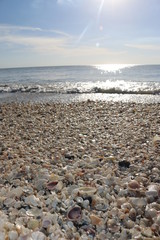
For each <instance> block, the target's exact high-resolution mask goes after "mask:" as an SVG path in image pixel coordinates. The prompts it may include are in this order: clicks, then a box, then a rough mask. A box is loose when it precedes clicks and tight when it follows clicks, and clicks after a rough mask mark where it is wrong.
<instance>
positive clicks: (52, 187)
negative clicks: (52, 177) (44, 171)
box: [46, 181, 58, 191]
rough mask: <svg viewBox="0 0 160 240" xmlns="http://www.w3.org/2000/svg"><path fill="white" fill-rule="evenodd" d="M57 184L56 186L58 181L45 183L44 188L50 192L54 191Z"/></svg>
mask: <svg viewBox="0 0 160 240" xmlns="http://www.w3.org/2000/svg"><path fill="white" fill-rule="evenodd" d="M57 184H58V181H52V182H49V183H47V185H46V187H47V189H48V190H51V191H52V190H53V189H55V187H56V185H57Z"/></svg>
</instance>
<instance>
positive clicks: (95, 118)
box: [0, 100, 160, 240]
mask: <svg viewBox="0 0 160 240" xmlns="http://www.w3.org/2000/svg"><path fill="white" fill-rule="evenodd" d="M159 116H160V103H133V102H129V103H122V102H115V103H114V102H102V101H95V102H93V101H90V100H88V101H81V102H75V103H73V102H72V103H71V102H70V103H53V102H52V103H49V102H48V103H36V102H31V103H20V102H19V103H1V104H0V128H1V131H0V169H1V179H0V184H1V190H0V205H1V210H0V215H1V219H0V223H1V226H0V235H1V236H4V239H5V237H8V236H12V237H17V239H22V237H24V236H30V237H32V238H33V237H35V236H39V237H40V239H44V240H45V239H51V240H52V239H59V240H60V239H61V240H62V239H81V237H83V239H87V238H88V239H123V240H127V239H135V238H138V237H139V238H140V237H141V238H143V239H148V238H150V239H158V237H159V234H160V229H159V223H160V215H159V210H160V201H159V199H160V198H159V197H160V196H159V191H160V190H158V189H160V181H159V173H160V172H159V169H160V161H159V150H160V149H159V145H158V144H157V145H156V144H154V143H153V138H154V137H155V136H156V135H157V136H160V120H159ZM150 186H155V189H153V187H152V191H151V190H150ZM84 187H85V188H84ZM156 189H157V190H156ZM153 192H154V194H153ZM75 206H78V208H76V209H74V207H75ZM150 209H152V211H150ZM71 210H72V212H70V211H71ZM74 211H75V213H74ZM77 211H79V212H78V213H77ZM77 214H78V215H77ZM76 217H77V219H76ZM33 239H34V238H33Z"/></svg>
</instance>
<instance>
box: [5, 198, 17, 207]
mask: <svg viewBox="0 0 160 240" xmlns="http://www.w3.org/2000/svg"><path fill="white" fill-rule="evenodd" d="M3 203H4V205H5V206H7V207H12V206H14V204H15V203H16V200H15V199H12V198H6V199H5V200H4V202H3Z"/></svg>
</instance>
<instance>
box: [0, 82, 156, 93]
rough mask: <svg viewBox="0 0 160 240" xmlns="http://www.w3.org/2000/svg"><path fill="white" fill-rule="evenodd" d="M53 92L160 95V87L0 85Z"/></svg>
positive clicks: (0, 90) (2, 88) (4, 90)
mask: <svg viewBox="0 0 160 240" xmlns="http://www.w3.org/2000/svg"><path fill="white" fill-rule="evenodd" d="M18 92H21V93H25V92H26V93H27V92H28V93H53V94H83V93H104V94H142V95H143V94H150V95H160V88H156V89H143V88H141V89H140V88H138V89H133V90H132V89H128V90H127V89H123V88H120V87H117V88H116V87H112V88H103V87H102V88H101V87H91V88H85V87H84V88H83V87H79V88H78V87H74V86H71V87H66V86H65V87H64V86H43V85H34V86H33V85H28V86H23V85H13V86H11V85H7V84H5V85H4V84H3V85H2V84H1V85H0V93H18Z"/></svg>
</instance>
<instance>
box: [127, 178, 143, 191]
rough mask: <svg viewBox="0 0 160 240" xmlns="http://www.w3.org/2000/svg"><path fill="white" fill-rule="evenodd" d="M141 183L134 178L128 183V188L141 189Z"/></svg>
mask: <svg viewBox="0 0 160 240" xmlns="http://www.w3.org/2000/svg"><path fill="white" fill-rule="evenodd" d="M139 188H140V185H139V183H138V182H137V181H136V180H132V181H130V182H129V183H128V189H129V190H136V189H139Z"/></svg>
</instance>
